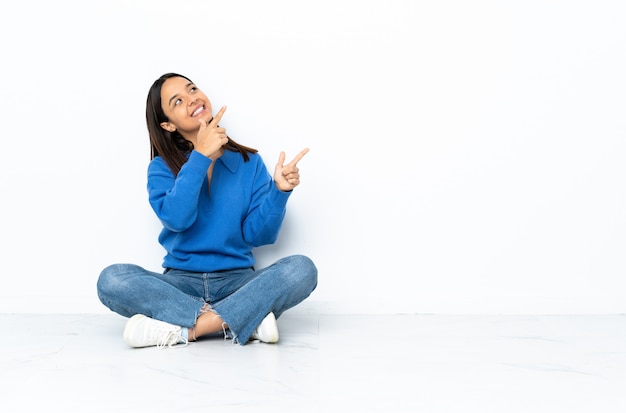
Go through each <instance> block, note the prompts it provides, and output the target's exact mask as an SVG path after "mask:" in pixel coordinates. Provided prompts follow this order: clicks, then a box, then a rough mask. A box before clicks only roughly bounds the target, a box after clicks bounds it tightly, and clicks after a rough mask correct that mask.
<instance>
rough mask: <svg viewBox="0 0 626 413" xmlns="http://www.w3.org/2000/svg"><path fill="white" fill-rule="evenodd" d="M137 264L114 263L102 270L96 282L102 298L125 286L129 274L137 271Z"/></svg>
mask: <svg viewBox="0 0 626 413" xmlns="http://www.w3.org/2000/svg"><path fill="white" fill-rule="evenodd" d="M137 268H138V267H137V266H136V265H133V264H112V265H109V266H108V267H106V268H105V269H103V270H102V272H100V276H99V277H98V282H97V284H96V286H97V289H98V295H99V296H100V297H101V298H102V296H105V295H107V294H115V291H119V290H120V289H123V288H124V285H125V284H126V280H127V279H128V275H129V274H131V273H133V272H136V270H137Z"/></svg>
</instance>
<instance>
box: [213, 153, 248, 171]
mask: <svg viewBox="0 0 626 413" xmlns="http://www.w3.org/2000/svg"><path fill="white" fill-rule="evenodd" d="M218 159H219V160H220V161H221V162H222V163H223V164H224V166H226V168H227V169H228V170H229V171H230V172H231V173H235V172H237V169H238V168H239V165H240V164H241V162H243V157H242V156H241V154H240V153H239V152H233V151H229V150H228V149H225V150H224V153H223V154H222V156H220V157H219V158H218Z"/></svg>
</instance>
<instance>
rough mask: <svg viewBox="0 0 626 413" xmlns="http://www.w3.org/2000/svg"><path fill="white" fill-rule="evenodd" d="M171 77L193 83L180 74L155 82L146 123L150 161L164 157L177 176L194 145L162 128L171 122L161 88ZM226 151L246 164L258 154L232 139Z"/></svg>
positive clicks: (147, 106)
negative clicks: (162, 102) (165, 108)
mask: <svg viewBox="0 0 626 413" xmlns="http://www.w3.org/2000/svg"><path fill="white" fill-rule="evenodd" d="M171 77H182V78H183V79H186V80H188V81H189V82H191V83H193V82H192V81H191V79H189V78H188V77H187V76H183V75H180V74H178V73H166V74H164V75H162V76H161V77H160V78H158V79H157V80H155V81H154V83H153V84H152V86H151V87H150V91H149V92H148V99H147V100H146V123H147V126H148V134H149V136H150V160H152V159H154V158H155V157H157V156H161V157H163V159H164V160H165V162H166V163H167V165H168V166H169V167H170V169H171V170H172V172H173V173H174V175H175V176H176V175H178V172H180V168H182V167H183V165H184V163H185V162H187V158H188V156H189V153H190V152H191V151H192V150H193V143H191V142H190V141H188V140H187V139H185V138H183V136H182V135H181V134H180V133H179V132H178V131H174V132H168V131H166V130H165V129H163V128H162V127H161V123H163V122H168V121H169V119H168V118H167V116H165V112H163V107H162V106H161V88H162V86H163V83H165V81H166V80H167V79H169V78H171ZM227 137H228V136H227ZM224 149H226V150H229V151H231V152H239V153H240V154H241V156H242V157H243V159H244V161H245V162H247V161H248V160H249V159H250V157H249V155H248V154H249V153H257V152H258V151H257V150H256V149H253V148H249V147H247V146H244V145H240V144H238V143H237V142H235V141H233V140H232V139H231V138H230V137H228V142H227V143H226V145H224Z"/></svg>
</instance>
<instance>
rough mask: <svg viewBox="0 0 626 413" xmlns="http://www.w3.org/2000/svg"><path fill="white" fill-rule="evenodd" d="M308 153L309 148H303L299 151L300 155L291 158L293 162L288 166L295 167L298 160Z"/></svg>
mask: <svg viewBox="0 0 626 413" xmlns="http://www.w3.org/2000/svg"><path fill="white" fill-rule="evenodd" d="M308 151H309V148H305V149H303V150H301V151H300V153H299V154H297V155H296V157H295V158H293V161H291V162H289V165H291V166H296V164H297V163H298V162H300V159H302V157H303V156H304V155H306V154H307V152H308Z"/></svg>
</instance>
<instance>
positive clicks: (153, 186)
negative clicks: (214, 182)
mask: <svg viewBox="0 0 626 413" xmlns="http://www.w3.org/2000/svg"><path fill="white" fill-rule="evenodd" d="M211 162H212V161H211V159H210V158H208V157H206V156H204V155H202V154H201V153H199V152H196V151H192V152H191V154H190V155H189V159H188V160H187V162H185V164H184V165H183V167H182V168H181V170H180V172H179V173H178V175H177V176H174V174H173V172H172V170H171V169H170V168H169V167H168V166H167V163H166V162H165V160H164V159H163V158H161V157H156V158H154V159H153V160H152V161H151V162H150V164H149V165H148V197H149V201H150V206H151V207H152V209H153V210H154V212H155V213H156V215H157V217H158V218H159V220H160V221H161V223H162V224H163V226H164V227H165V228H167V229H168V230H170V231H174V232H181V231H184V230H185V229H187V228H189V227H190V226H191V225H192V224H193V223H194V222H195V220H196V218H197V214H198V200H199V196H200V191H201V190H202V185H203V184H204V181H205V179H206V178H207V170H208V168H209V165H210V164H211Z"/></svg>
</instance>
